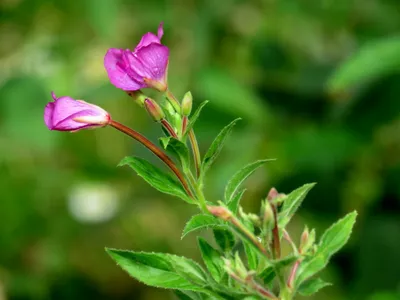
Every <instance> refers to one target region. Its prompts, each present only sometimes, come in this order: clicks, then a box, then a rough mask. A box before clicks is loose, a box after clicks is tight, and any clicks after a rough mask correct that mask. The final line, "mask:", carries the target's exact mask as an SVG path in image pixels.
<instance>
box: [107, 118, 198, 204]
mask: <svg viewBox="0 0 400 300" xmlns="http://www.w3.org/2000/svg"><path fill="white" fill-rule="evenodd" d="M109 125H111V126H112V127H114V128H115V129H117V130H119V131H121V132H123V133H125V134H126V135H129V136H130V137H132V138H134V139H135V140H137V141H138V142H139V143H141V144H143V145H144V146H145V147H146V148H147V149H149V150H150V151H151V152H153V153H154V154H155V155H156V156H157V157H158V158H159V159H161V160H162V161H163V162H164V163H165V164H166V165H167V166H168V167H169V168H170V169H171V171H172V172H174V174H175V175H176V177H177V178H178V179H179V181H180V182H181V184H182V186H183V188H184V189H185V191H186V193H187V194H188V195H189V196H190V197H191V198H194V197H193V194H192V192H191V190H190V188H189V185H188V183H187V182H186V179H185V177H183V175H182V173H181V172H180V171H179V169H178V168H177V167H176V166H175V164H174V162H173V161H172V160H171V159H170V158H169V157H168V156H167V155H166V154H165V153H164V152H162V151H161V150H160V149H159V148H158V147H157V146H156V145H154V144H153V143H152V142H150V141H149V140H148V139H147V138H145V137H144V136H143V135H141V134H140V133H139V132H137V131H135V130H133V129H131V128H129V127H126V126H125V125H123V124H121V123H119V122H117V121H113V120H111V121H110V123H109Z"/></svg>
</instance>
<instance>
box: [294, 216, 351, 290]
mask: <svg viewBox="0 0 400 300" xmlns="http://www.w3.org/2000/svg"><path fill="white" fill-rule="evenodd" d="M356 217H357V212H356V211H354V212H352V213H349V214H347V215H346V216H345V217H344V218H342V219H340V220H339V221H338V222H336V223H335V224H333V225H332V226H331V227H329V228H328V229H327V230H326V231H325V233H324V234H323V235H322V237H321V239H320V242H319V244H318V250H317V252H316V253H315V255H314V256H313V257H311V258H309V259H306V260H305V261H304V262H302V263H301V264H300V267H299V269H298V271H297V278H296V281H295V286H297V287H298V286H299V285H300V284H301V283H302V282H303V281H305V280H306V279H308V278H309V277H311V276H313V275H314V274H316V273H318V272H319V271H321V270H322V269H323V268H325V267H326V265H327V264H328V262H329V259H330V258H331V256H332V255H333V254H335V253H336V252H337V251H339V250H340V248H342V247H343V246H344V245H345V244H346V243H347V241H348V239H349V238H350V235H351V232H352V229H353V226H354V223H355V221H356Z"/></svg>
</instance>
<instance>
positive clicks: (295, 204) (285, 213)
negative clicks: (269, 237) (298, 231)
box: [278, 183, 315, 228]
mask: <svg viewBox="0 0 400 300" xmlns="http://www.w3.org/2000/svg"><path fill="white" fill-rule="evenodd" d="M314 185H315V183H308V184H305V185H303V186H301V187H299V188H298V189H296V190H294V191H293V192H291V193H290V194H289V195H287V196H286V197H285V199H284V200H283V205H282V209H281V211H280V212H279V214H278V220H279V221H278V223H279V228H285V227H286V225H287V224H288V223H289V221H290V219H291V218H292V217H293V216H294V214H295V212H296V211H297V209H298V208H299V207H300V205H301V203H302V202H303V200H304V198H305V197H306V196H307V193H308V192H309V191H310V190H311V189H312V188H313V187H314Z"/></svg>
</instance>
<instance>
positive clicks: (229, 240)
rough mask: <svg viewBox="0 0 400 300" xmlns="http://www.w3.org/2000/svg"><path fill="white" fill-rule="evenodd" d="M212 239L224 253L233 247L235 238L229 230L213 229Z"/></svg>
mask: <svg viewBox="0 0 400 300" xmlns="http://www.w3.org/2000/svg"><path fill="white" fill-rule="evenodd" d="M213 233H214V239H215V242H216V243H217V244H218V246H219V247H220V248H221V250H222V251H223V252H224V253H227V252H230V251H231V250H232V248H233V246H235V236H234V235H233V233H232V232H230V231H229V230H224V229H214V230H213Z"/></svg>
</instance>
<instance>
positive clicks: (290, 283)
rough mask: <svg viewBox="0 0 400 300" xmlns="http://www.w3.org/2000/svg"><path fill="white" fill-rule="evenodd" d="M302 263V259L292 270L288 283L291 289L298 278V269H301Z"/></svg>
mask: <svg viewBox="0 0 400 300" xmlns="http://www.w3.org/2000/svg"><path fill="white" fill-rule="evenodd" d="M300 262H301V260H300V259H299V260H297V261H296V262H295V263H294V265H293V267H292V270H291V271H290V275H289V279H288V283H287V285H288V287H289V288H292V287H293V282H294V279H295V278H296V272H297V269H298V268H299V265H300Z"/></svg>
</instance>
